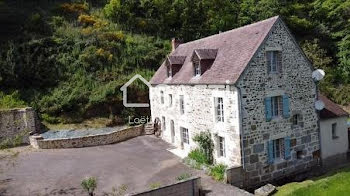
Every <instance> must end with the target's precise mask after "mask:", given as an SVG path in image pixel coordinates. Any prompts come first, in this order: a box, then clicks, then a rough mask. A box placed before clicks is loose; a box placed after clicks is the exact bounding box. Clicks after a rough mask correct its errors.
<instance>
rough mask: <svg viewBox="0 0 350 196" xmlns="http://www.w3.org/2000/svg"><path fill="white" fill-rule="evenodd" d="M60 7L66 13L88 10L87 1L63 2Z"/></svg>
mask: <svg viewBox="0 0 350 196" xmlns="http://www.w3.org/2000/svg"><path fill="white" fill-rule="evenodd" d="M60 8H61V9H62V11H63V12H66V13H85V12H87V11H88V10H89V6H88V4H87V3H63V4H61V5H60Z"/></svg>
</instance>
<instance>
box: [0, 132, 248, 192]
mask: <svg viewBox="0 0 350 196" xmlns="http://www.w3.org/2000/svg"><path fill="white" fill-rule="evenodd" d="M168 148H171V147H170V146H169V145H168V144H167V143H165V142H163V141H162V140H160V139H157V138H155V137H153V136H141V137H137V138H134V139H131V140H128V141H125V142H122V143H118V144H114V145H106V146H97V147H87V148H75V149H49V150H34V149H31V148H30V147H28V146H27V147H20V148H16V149H12V150H11V152H6V151H2V152H0V195H11V196H15V195H18V196H27V195H28V196H33V195H86V193H84V192H83V190H82V189H81V187H80V182H81V180H82V179H83V178H84V177H87V176H94V177H96V178H97V180H98V185H97V190H96V193H97V195H103V193H104V192H112V189H113V187H120V186H121V185H123V186H124V187H126V189H127V190H126V192H138V191H142V190H145V189H148V188H149V187H150V186H151V185H152V184H160V185H166V184H168V183H172V182H175V179H176V177H177V176H179V175H181V174H182V173H191V174H192V175H193V176H197V175H199V176H202V185H203V188H204V189H205V190H207V191H206V192H208V193H209V195H232V194H234V195H246V193H245V192H243V191H241V190H240V189H238V188H236V187H233V186H230V185H225V184H222V183H218V182H215V181H213V180H212V179H211V178H210V177H207V176H205V175H204V174H203V173H202V172H201V171H197V170H193V169H191V168H188V167H187V166H185V165H183V164H182V163H181V160H180V159H179V158H178V157H176V156H175V155H173V154H172V153H170V152H169V151H167V150H166V149H168ZM16 152H19V153H16Z"/></svg>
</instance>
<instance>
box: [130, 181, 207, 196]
mask: <svg viewBox="0 0 350 196" xmlns="http://www.w3.org/2000/svg"><path fill="white" fill-rule="evenodd" d="M200 189H201V179H200V177H194V178H190V179H187V180H183V181H180V182H177V183H174V184H170V185H167V186H163V187H160V188H157V189H152V190H148V191H144V192H141V193H132V194H127V196H164V195H166V196H199V194H200Z"/></svg>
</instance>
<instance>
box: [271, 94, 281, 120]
mask: <svg viewBox="0 0 350 196" xmlns="http://www.w3.org/2000/svg"><path fill="white" fill-rule="evenodd" d="M271 112H272V118H276V117H279V116H282V114H283V102H282V96H276V97H271Z"/></svg>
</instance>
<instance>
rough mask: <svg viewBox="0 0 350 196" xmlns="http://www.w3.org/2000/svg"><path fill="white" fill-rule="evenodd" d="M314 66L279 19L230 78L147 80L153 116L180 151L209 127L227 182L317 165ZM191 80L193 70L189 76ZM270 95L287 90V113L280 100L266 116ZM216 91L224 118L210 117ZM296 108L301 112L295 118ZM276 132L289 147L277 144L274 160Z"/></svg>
mask: <svg viewBox="0 0 350 196" xmlns="http://www.w3.org/2000/svg"><path fill="white" fill-rule="evenodd" d="M219 35H220V34H219ZM267 51H278V62H280V64H281V65H282V67H281V68H279V69H278V71H277V73H269V71H268V66H267V60H266V52H267ZM218 52H220V49H219V51H218ZM230 55H232V54H230ZM312 72H313V67H312V66H311V64H310V63H309V62H308V60H307V58H306V57H305V55H304V54H303V52H302V51H301V49H300V48H299V46H298V45H297V43H296V42H295V40H294V38H293V37H292V35H291V34H290V32H289V31H288V29H287V27H286V26H285V24H284V23H283V22H282V20H277V21H276V22H275V23H274V25H273V26H272V28H271V30H270V31H269V33H268V34H267V36H266V37H265V40H264V41H263V42H262V44H261V45H260V46H259V48H258V49H257V51H256V52H255V54H254V56H253V57H252V58H251V59H250V61H249V63H248V65H247V67H246V68H245V70H244V72H243V73H242V74H241V75H240V77H239V79H238V80H237V81H236V83H235V84H233V85H231V84H228V85H199V84H197V85H196V84H192V85H191V84H187V85H186V84H182V85H179V84H178V85H176V84H172V85H170V84H169V85H153V86H152V87H151V88H150V102H151V113H152V119H153V121H154V120H155V119H157V118H159V120H160V121H161V122H162V123H163V119H164V120H165V126H164V125H162V129H163V133H162V138H163V139H164V140H166V141H167V142H169V143H173V144H174V146H176V147H178V148H180V149H183V150H182V151H184V152H185V154H186V153H188V152H189V150H190V149H193V148H195V147H196V144H195V143H194V142H193V141H192V137H193V136H194V135H195V134H197V133H199V132H201V131H206V130H210V131H211V133H212V135H213V136H214V137H213V138H214V141H215V146H216V147H215V149H216V151H215V155H214V158H215V159H216V162H223V163H225V164H227V165H228V166H230V167H231V168H232V169H231V171H228V172H227V175H228V176H227V180H228V181H229V182H231V183H232V184H237V185H238V186H241V187H250V186H255V185H258V184H259V183H263V182H267V181H272V180H276V179H279V178H283V177H285V176H287V175H294V174H296V173H298V172H302V171H306V170H308V169H309V168H311V167H313V166H315V165H317V163H318V161H319V156H320V150H319V149H320V142H319V132H318V130H319V127H318V115H317V112H316V110H315V108H314V103H315V100H316V84H315V83H314V81H313V79H312V77H311V76H312ZM167 80H168V79H167ZM167 80H165V81H164V83H167ZM192 80H196V77H193V78H192V79H191V81H190V82H193V81H192ZM227 83H229V81H227ZM161 92H163V95H164V103H162V101H161ZM169 94H171V95H172V96H171V97H172V101H169V99H170V96H169ZM180 95H183V96H184V98H185V114H181V113H180V103H179V96H180ZM274 96H281V97H282V98H283V99H285V98H284V97H287V100H288V104H287V106H288V107H287V110H288V115H284V109H285V104H284V103H283V107H282V106H280V108H281V107H282V109H283V115H280V116H279V117H274V118H272V119H271V120H270V119H268V120H267V118H266V116H267V115H266V111H267V109H266V107H267V104H265V101H266V100H265V99H266V98H267V97H274ZM214 97H223V100H224V104H223V105H224V117H225V123H222V124H218V123H216V122H215V120H214ZM169 103H172V104H171V106H170V104H169ZM294 115H296V116H298V123H297V124H295V125H293V121H292V120H293V117H294ZM172 121H173V122H174V130H175V136H174V137H173V135H174V134H172V127H171V122H172ZM180 127H184V128H187V129H188V130H189V135H190V137H189V138H190V144H189V145H186V144H183V143H182V138H181V134H180V133H181V132H180ZM215 136H221V137H224V138H225V145H226V157H225V158H224V157H219V156H218V141H217V140H216V137H215ZM173 138H174V139H173ZM286 138H288V141H289V142H286V141H287V139H286ZM279 139H280V140H282V139H283V142H284V143H283V144H282V142H281V144H280V145H278V146H279V147H280V148H281V149H282V148H283V150H284V152H283V153H286V152H288V153H289V154H288V156H284V155H285V154H283V156H282V153H281V152H280V153H279V154H280V155H281V157H277V158H278V159H274V160H272V162H271V160H270V157H271V156H270V154H269V153H270V152H272V151H271V150H269V149H268V147H270V146H271V145H268V143H269V144H271V143H274V144H275V142H276V140H279ZM272 141H273V142H272ZM286 146H287V147H286ZM288 146H289V148H288ZM274 148H275V149H274V151H276V147H274ZM270 149H271V148H270ZM285 149H287V150H285ZM274 153H275V152H274ZM237 175H239V177H237Z"/></svg>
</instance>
